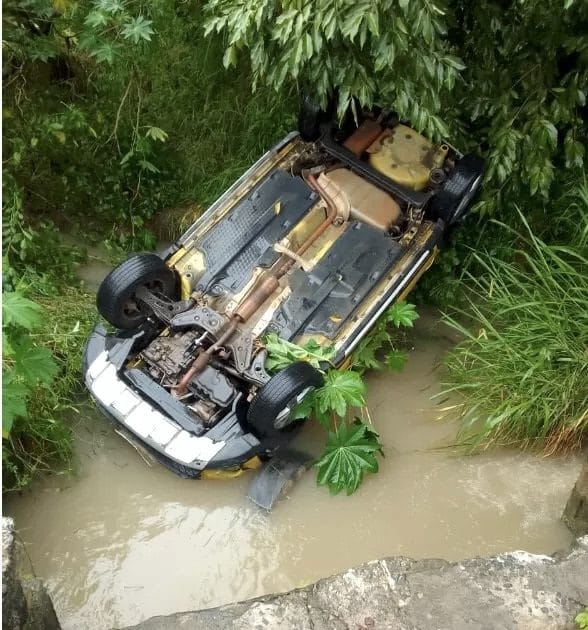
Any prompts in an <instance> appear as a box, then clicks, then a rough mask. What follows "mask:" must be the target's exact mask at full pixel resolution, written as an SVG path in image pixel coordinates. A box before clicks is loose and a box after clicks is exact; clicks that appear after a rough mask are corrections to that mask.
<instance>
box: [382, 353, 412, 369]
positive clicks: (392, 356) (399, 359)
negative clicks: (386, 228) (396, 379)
mask: <svg viewBox="0 0 588 630" xmlns="http://www.w3.org/2000/svg"><path fill="white" fill-rule="evenodd" d="M407 361H408V357H407V356H406V353H405V352H401V351H400V350H392V352H389V353H388V354H387V355H386V364H387V365H388V367H389V368H390V369H391V370H396V371H397V372H401V371H402V370H403V369H404V366H405V364H406V362H407Z"/></svg>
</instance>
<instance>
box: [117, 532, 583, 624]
mask: <svg viewBox="0 0 588 630" xmlns="http://www.w3.org/2000/svg"><path fill="white" fill-rule="evenodd" d="M587 601H588V537H584V538H583V539H579V540H578V543H577V544H576V545H575V546H574V548H573V549H572V551H571V552H570V553H568V554H565V555H560V556H557V557H555V558H551V557H549V556H545V555H534V554H529V553H526V552H521V551H515V552H513V553H505V554H501V555H498V556H494V557H490V558H474V559H472V560H465V561H462V562H454V563H449V562H445V561H443V560H420V561H415V560H411V559H409V558H386V559H383V560H375V561H373V562H369V563H367V564H364V565H362V566H360V567H357V568H354V569H349V570H348V571H345V573H341V574H339V575H335V576H332V577H330V578H327V579H325V580H320V581H319V582H317V583H316V584H313V585H311V586H308V587H306V588H303V589H298V590H295V591H292V592H290V593H282V594H279V595H272V596H270V597H264V598H259V599H255V600H252V601H248V602H240V603H237V604H231V605H229V606H224V607H222V608H216V609H213V610H201V611H196V612H185V613H178V614H175V615H170V616H167V617H156V618H153V619H149V620H147V621H145V622H144V623H141V624H139V625H135V626H132V628H130V627H129V628H127V629H126V630H172V629H175V628H179V627H186V628H190V629H191V630H226V629H227V628H232V629H234V630H239V629H243V630H246V629H249V628H284V629H286V628H292V629H294V628H296V630H339V629H341V630H347V629H348V628H358V629H362V630H369V629H371V628H374V629H375V628H394V629H396V630H404V629H406V630H409V629H410V630H412V629H414V628H422V629H424V628H431V627H434V628H437V629H439V630H445V629H447V630H459V629H461V628H463V629H464V630H465V629H467V628H480V629H481V628H488V629H489V630H490V629H492V628H501V629H502V630H510V629H512V630H519V629H520V628H527V629H530V628H537V629H539V628H549V629H550V630H560V629H561V630H564V629H569V628H573V627H574V623H573V619H574V617H575V616H576V615H577V614H578V613H579V612H580V611H581V610H582V609H583V608H584V606H585V604H586V602H587Z"/></svg>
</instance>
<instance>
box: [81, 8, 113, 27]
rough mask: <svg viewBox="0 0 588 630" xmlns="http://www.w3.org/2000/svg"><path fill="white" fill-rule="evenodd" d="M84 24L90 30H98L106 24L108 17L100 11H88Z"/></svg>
mask: <svg viewBox="0 0 588 630" xmlns="http://www.w3.org/2000/svg"><path fill="white" fill-rule="evenodd" d="M84 24H85V25H86V26H89V27H90V28H99V27H101V26H105V25H106V24H108V16H107V15H106V14H105V13H103V12H102V11H90V13H88V15H86V19H85V20H84Z"/></svg>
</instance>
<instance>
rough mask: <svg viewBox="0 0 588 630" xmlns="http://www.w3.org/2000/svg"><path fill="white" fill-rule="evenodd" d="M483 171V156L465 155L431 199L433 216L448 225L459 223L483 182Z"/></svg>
mask: <svg viewBox="0 0 588 630" xmlns="http://www.w3.org/2000/svg"><path fill="white" fill-rule="evenodd" d="M483 173H484V161H483V160H482V158H479V157H478V156H477V155H472V154H468V155H464V156H463V157H462V158H461V159H460V160H459V161H458V162H457V164H456V165H455V167H454V168H453V170H452V171H451V172H450V173H449V175H448V177H447V179H446V180H445V182H444V183H443V185H442V187H441V188H440V189H439V191H438V192H437V194H436V195H435V196H434V197H433V199H431V211H432V215H433V217H432V218H434V219H442V220H443V221H444V222H445V225H447V226H448V227H449V226H454V225H456V224H458V223H459V222H460V221H461V220H462V219H463V218H464V217H465V215H466V211H467V209H468V208H469V206H470V205H471V203H472V201H473V199H474V197H475V196H476V193H477V192H478V190H479V188H480V185H481V184H482V175H483Z"/></svg>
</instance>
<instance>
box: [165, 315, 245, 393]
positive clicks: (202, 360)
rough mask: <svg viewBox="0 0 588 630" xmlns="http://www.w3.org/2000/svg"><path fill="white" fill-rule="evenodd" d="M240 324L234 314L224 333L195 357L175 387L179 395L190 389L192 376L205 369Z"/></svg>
mask: <svg viewBox="0 0 588 630" xmlns="http://www.w3.org/2000/svg"><path fill="white" fill-rule="evenodd" d="M238 324H239V318H238V317H235V316H233V317H232V318H231V320H230V322H229V325H228V326H227V328H226V330H225V331H224V332H223V334H222V335H221V336H220V337H219V338H218V340H217V341H215V342H214V343H213V344H212V345H211V346H209V347H208V348H207V349H206V350H204V351H203V352H201V353H200V354H199V355H198V356H197V357H196V358H195V359H194V362H193V363H192V365H191V366H190V368H189V369H188V370H187V371H186V373H185V374H184V376H182V378H181V379H180V382H179V383H178V384H177V385H176V386H175V387H174V388H173V389H174V390H175V392H176V395H177V396H182V395H183V394H185V393H186V391H187V389H188V383H189V382H190V381H191V380H192V378H193V377H194V376H195V375H196V374H198V372H200V371H201V370H203V369H204V368H205V367H206V366H207V365H208V362H209V361H210V359H211V357H212V355H213V354H214V353H215V352H217V350H219V349H220V348H222V347H223V344H224V343H225V342H226V341H227V340H228V339H229V338H230V337H231V335H232V334H233V333H234V332H235V330H236V328H237V325H238Z"/></svg>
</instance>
